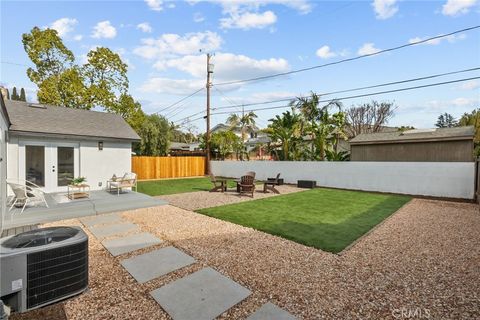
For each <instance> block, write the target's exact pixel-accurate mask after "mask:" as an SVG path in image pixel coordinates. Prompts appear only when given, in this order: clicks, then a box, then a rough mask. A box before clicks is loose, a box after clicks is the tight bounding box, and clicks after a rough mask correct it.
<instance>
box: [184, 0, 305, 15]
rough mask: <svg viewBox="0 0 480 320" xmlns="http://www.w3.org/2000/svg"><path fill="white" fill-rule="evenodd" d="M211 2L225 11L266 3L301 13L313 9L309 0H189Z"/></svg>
mask: <svg viewBox="0 0 480 320" xmlns="http://www.w3.org/2000/svg"><path fill="white" fill-rule="evenodd" d="M199 2H210V3H214V4H218V5H220V6H222V8H223V12H224V13H229V12H238V11H242V10H243V11H252V10H258V9H259V8H260V7H263V6H266V5H271V4H273V5H283V6H286V7H288V8H291V9H294V10H296V11H298V12H300V13H301V14H306V13H309V12H310V11H312V5H311V4H310V2H309V1H307V0H189V3H190V4H196V3H199Z"/></svg>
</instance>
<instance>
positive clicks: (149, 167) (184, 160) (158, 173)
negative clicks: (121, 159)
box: [132, 156, 206, 180]
mask: <svg viewBox="0 0 480 320" xmlns="http://www.w3.org/2000/svg"><path fill="white" fill-rule="evenodd" d="M205 162H206V160H205V157H143V156H138V157H132V171H133V172H135V173H136V174H137V176H138V179H139V180H148V179H163V178H180V177H194V176H203V175H205Z"/></svg>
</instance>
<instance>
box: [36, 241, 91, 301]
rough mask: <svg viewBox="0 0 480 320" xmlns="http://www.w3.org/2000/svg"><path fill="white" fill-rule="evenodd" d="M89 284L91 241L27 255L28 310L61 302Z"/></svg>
mask: <svg viewBox="0 0 480 320" xmlns="http://www.w3.org/2000/svg"><path fill="white" fill-rule="evenodd" d="M87 285H88V241H85V242H82V243H79V244H74V245H70V246H66V247H60V248H55V249H50V250H46V251H41V252H35V253H31V254H28V255H27V308H28V309H30V308H34V307H36V306H39V305H42V304H45V303H47V302H50V301H53V300H57V299H61V298H62V297H66V296H68V295H70V294H73V293H76V292H79V291H81V290H82V289H85V288H86V287H87Z"/></svg>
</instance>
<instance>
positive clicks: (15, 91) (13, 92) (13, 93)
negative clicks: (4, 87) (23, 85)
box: [12, 87, 20, 100]
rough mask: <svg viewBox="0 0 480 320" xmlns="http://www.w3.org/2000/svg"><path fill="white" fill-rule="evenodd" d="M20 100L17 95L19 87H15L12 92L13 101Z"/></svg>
mask: <svg viewBox="0 0 480 320" xmlns="http://www.w3.org/2000/svg"><path fill="white" fill-rule="evenodd" d="M19 98H20V96H19V95H18V93H17V87H13V90H12V100H18V99H19Z"/></svg>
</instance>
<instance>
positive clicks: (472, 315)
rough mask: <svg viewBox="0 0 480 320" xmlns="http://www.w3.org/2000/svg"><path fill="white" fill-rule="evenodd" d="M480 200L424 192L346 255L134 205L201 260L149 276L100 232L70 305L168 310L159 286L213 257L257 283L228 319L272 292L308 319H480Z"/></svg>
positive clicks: (133, 217) (143, 312)
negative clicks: (134, 272) (127, 263)
mask: <svg viewBox="0 0 480 320" xmlns="http://www.w3.org/2000/svg"><path fill="white" fill-rule="evenodd" d="M478 210H479V208H478V206H477V205H474V204H466V203H452V202H444V201H432V200H420V199H414V200H412V201H411V202H410V203H408V204H407V205H405V206H404V207H403V208H401V209H400V210H399V211H397V213H395V214H394V215H393V216H392V217H391V218H390V219H388V220H387V221H385V223H383V224H382V225H381V226H380V227H378V228H376V229H375V230H374V231H373V232H372V233H370V234H368V235H367V236H366V237H364V238H362V239H361V240H360V241H359V242H358V243H356V244H355V245H354V246H353V247H352V248H351V249H349V250H347V251H346V252H344V253H343V254H342V255H334V254H330V253H326V252H323V251H321V250H317V249H314V248H310V247H306V246H303V245H300V244H297V243H295V242H292V241H288V240H285V239H282V238H279V237H275V236H272V235H268V234H266V233H263V232H259V231H255V230H253V229H250V228H245V227H242V226H238V225H234V224H232V223H229V222H225V221H221V220H217V219H214V218H210V217H207V216H203V215H200V214H197V213H194V212H191V211H187V210H183V209H181V208H177V207H174V206H162V207H156V208H148V209H139V210H135V211H131V212H126V213H124V217H125V218H126V219H128V220H130V221H132V222H135V223H137V224H138V225H140V226H141V229H142V231H147V232H151V233H154V234H156V235H157V236H159V237H161V238H162V239H164V240H166V241H165V243H164V244H163V245H168V244H173V245H175V246H176V247H177V248H180V249H182V250H184V251H185V252H187V253H188V254H190V255H192V256H193V257H195V259H197V263H195V264H194V265H192V266H189V267H187V268H184V269H181V270H180V271H178V272H175V273H172V274H170V275H167V276H165V277H161V278H158V279H155V280H152V281H150V282H147V283H146V284H144V285H140V284H137V283H136V282H135V281H134V280H133V278H132V277H130V276H129V275H128V273H127V272H126V271H125V270H123V268H122V267H121V266H120V264H119V259H123V258H124V257H125V255H124V256H120V257H117V258H113V257H112V256H111V255H110V254H109V253H108V252H107V251H106V250H105V249H104V248H103V247H102V246H101V245H100V244H99V243H98V241H97V240H96V239H95V238H94V237H93V236H91V237H90V290H89V292H88V293H86V294H83V295H81V296H79V297H77V298H74V299H71V300H68V301H66V302H64V303H63V306H64V309H65V314H66V316H67V318H68V319H164V318H167V317H168V316H167V315H166V314H165V313H164V312H163V311H162V309H161V308H160V307H159V306H158V305H157V304H156V302H155V301H154V300H153V299H152V298H151V297H150V296H149V291H150V290H152V289H154V288H156V287H158V286H160V285H163V284H165V283H168V282H170V281H173V280H175V279H178V278H179V277H181V276H184V275H186V274H189V273H192V272H194V271H196V270H199V269H200V268H202V267H204V266H207V265H208V266H210V267H213V268H215V269H216V270H218V271H220V272H222V273H223V274H225V275H227V276H229V277H230V278H232V279H233V280H235V281H237V282H238V283H240V284H242V285H244V286H245V287H247V288H248V289H250V290H251V291H252V295H251V296H250V297H248V298H247V299H246V300H244V301H243V302H242V303H240V304H239V305H237V306H235V307H234V308H232V309H231V310H229V311H227V312H226V313H225V314H223V315H222V316H221V318H223V319H244V318H245V317H246V316H248V315H249V314H251V313H252V312H254V311H255V310H256V309H257V308H259V307H260V306H261V305H262V304H263V303H265V302H267V301H270V302H273V303H275V304H277V305H278V306H280V307H282V308H284V309H285V310H287V311H289V312H291V313H292V314H294V315H296V316H298V317H299V318H304V319H321V318H327V319H351V318H363V319H367V318H372V319H395V317H394V315H396V316H397V318H398V315H401V312H402V311H403V312H404V314H405V315H406V314H407V312H410V314H413V312H416V313H417V315H419V314H420V315H423V317H424V318H426V316H427V314H428V316H429V318H430V319H478V318H480V282H479V279H480V268H479V266H480V245H479V244H480V232H479V230H480V214H479V211H478ZM57 224H78V221H76V220H70V221H64V222H62V223H57ZM144 251H146V250H144ZM392 312H393V314H392ZM34 318H35V317H33V316H32V317H31V318H28V317H23V318H22V319H34ZM417 318H420V317H418V316H417ZM404 319H405V317H404Z"/></svg>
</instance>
